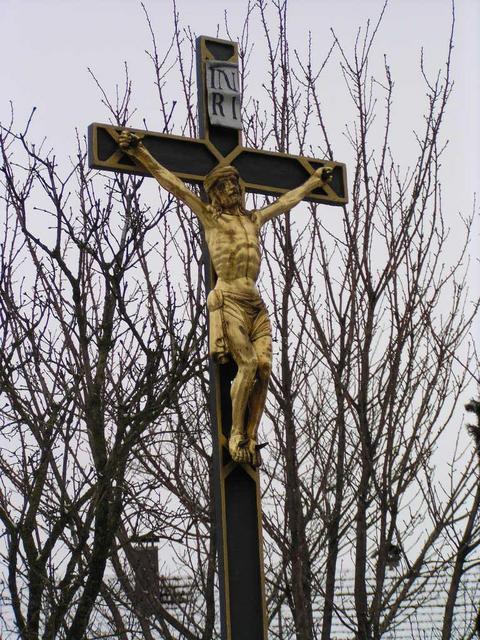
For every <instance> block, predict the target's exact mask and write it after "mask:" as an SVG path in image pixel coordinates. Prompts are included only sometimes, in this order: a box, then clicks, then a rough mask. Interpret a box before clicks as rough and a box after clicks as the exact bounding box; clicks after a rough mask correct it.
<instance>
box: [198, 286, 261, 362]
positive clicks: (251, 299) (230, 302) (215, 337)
mask: <svg viewBox="0 0 480 640" xmlns="http://www.w3.org/2000/svg"><path fill="white" fill-rule="evenodd" d="M207 307H208V310H209V312H210V313H209V319H210V340H209V343H210V355H211V357H212V358H213V359H214V360H216V361H218V362H220V363H224V362H226V361H227V360H228V356H229V355H230V354H231V349H230V346H229V338H228V333H229V332H228V327H229V326H231V325H237V326H239V327H241V331H242V333H246V334H247V336H248V337H249V339H250V342H251V343H252V344H253V343H254V342H256V341H257V340H259V339H260V338H264V337H265V336H271V335H272V329H271V326H270V319H269V317H268V312H267V308H266V306H265V303H264V302H263V300H262V299H261V298H260V295H259V294H258V293H256V292H252V293H248V294H246V293H238V292H233V291H225V290H224V289H213V290H212V291H210V293H209V295H208V298H207Z"/></svg>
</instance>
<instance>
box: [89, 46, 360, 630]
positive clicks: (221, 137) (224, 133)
mask: <svg viewBox="0 0 480 640" xmlns="http://www.w3.org/2000/svg"><path fill="white" fill-rule="evenodd" d="M237 66H238V51H237V45H236V44H235V43H233V42H229V41H226V40H218V39H216V38H209V37H206V36H201V37H199V38H198V40H197V85H198V117H199V130H200V131H199V133H200V136H199V138H184V137H180V136H175V135H171V134H165V133H156V132H152V131H143V130H139V129H125V127H121V126H116V125H111V124H100V123H92V124H91V125H90V126H89V129H88V148H89V165H90V167H92V168H96V169H101V170H105V171H114V172H123V173H132V174H136V175H143V176H149V175H151V173H150V172H149V170H148V169H147V168H146V167H145V166H143V164H142V163H141V162H139V161H137V160H135V159H134V158H132V156H131V154H129V153H127V152H126V151H125V150H124V149H122V148H121V147H120V146H119V138H120V135H121V134H122V131H123V133H126V132H130V133H132V134H135V136H136V137H137V138H138V139H140V140H141V141H142V145H143V147H144V148H145V149H146V150H147V151H148V153H149V156H150V158H151V160H152V162H156V163H157V164H158V165H160V166H161V167H163V168H165V169H167V170H168V171H170V172H172V173H173V174H174V175H175V176H176V177H178V178H180V179H181V180H183V181H186V182H188V183H190V184H196V185H203V183H204V181H205V179H206V177H207V175H208V174H209V172H211V171H212V169H214V168H215V167H219V166H228V165H231V166H233V167H234V168H235V169H236V170H237V171H238V174H239V176H240V178H241V180H242V183H243V186H244V188H245V191H247V192H251V193H263V194H266V195H270V196H281V195H282V194H284V193H287V192H289V191H291V190H292V189H295V188H297V187H299V186H300V185H302V184H303V183H304V182H305V181H306V180H307V178H308V177H309V176H311V175H312V174H313V173H314V172H315V171H316V170H317V169H319V168H321V167H324V166H328V167H329V169H330V171H331V180H329V181H328V183H325V182H324V183H323V185H322V186H319V187H317V188H315V189H314V190H313V191H310V192H309V193H308V194H307V195H306V196H305V197H304V200H307V201H310V202H316V203H322V204H328V205H333V206H341V205H344V204H346V202H347V200H348V195H347V176H346V167H345V165H344V164H343V163H340V162H333V161H331V160H322V159H318V158H309V157H306V156H293V155H290V154H285V153H277V152H274V151H263V150H261V149H252V148H248V147H243V146H242V136H241V122H240V106H241V105H240V98H241V97H240V92H239V89H240V86H239V76H238V70H237V69H236V67H237ZM207 87H208V91H207ZM204 255H205V264H206V287H207V293H208V292H209V291H210V289H211V288H212V286H213V285H214V284H215V280H216V275H215V273H214V270H213V268H212V265H211V261H210V258H209V256H208V251H207V248H206V246H205V248H204ZM210 375H211V385H210V390H211V399H210V405H211V417H212V420H211V428H212V440H213V464H214V474H213V475H214V495H215V505H216V534H217V548H218V557H219V585H220V614H221V616H220V617H221V625H222V640H267V611H266V604H265V580H264V564H263V543H262V512H261V505H260V478H259V472H258V469H254V468H253V467H252V466H250V465H248V464H238V463H236V462H233V461H232V459H231V457H230V453H229V450H228V438H229V435H230V431H231V427H232V407H231V401H230V387H231V383H232V380H233V379H234V377H235V375H236V365H235V364H234V363H233V362H230V363H229V364H222V365H219V364H216V363H214V362H213V361H211V362H210Z"/></svg>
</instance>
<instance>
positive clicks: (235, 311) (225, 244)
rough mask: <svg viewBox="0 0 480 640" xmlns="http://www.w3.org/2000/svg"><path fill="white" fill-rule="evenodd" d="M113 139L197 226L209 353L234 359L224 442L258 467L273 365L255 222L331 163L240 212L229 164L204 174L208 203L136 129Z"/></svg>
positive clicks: (312, 183) (306, 188) (327, 172)
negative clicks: (203, 246) (209, 266)
mask: <svg viewBox="0 0 480 640" xmlns="http://www.w3.org/2000/svg"><path fill="white" fill-rule="evenodd" d="M119 146H120V147H121V149H122V150H123V151H125V152H126V153H127V154H128V155H130V156H131V157H132V158H134V159H135V160H136V161H137V162H139V163H140V164H141V165H142V166H143V167H144V168H145V169H146V170H147V171H148V172H149V173H150V174H151V175H152V176H153V177H154V178H155V179H156V180H157V181H158V182H159V183H160V185H161V186H162V187H163V188H164V189H166V190H167V191H169V192H170V193H171V194H172V195H174V196H175V197H177V198H178V199H179V200H181V201H182V202H183V203H185V204H186V205H187V206H188V207H189V208H190V209H191V210H192V211H193V213H194V214H195V215H196V216H197V218H198V219H199V221H200V224H201V225H202V227H203V230H204V232H205V239H206V242H207V246H208V250H209V252H210V257H211V259H212V263H213V267H214V269H215V272H216V274H217V276H218V279H217V282H216V284H215V288H214V289H212V291H211V292H210V294H209V296H208V298H207V307H208V310H209V313H210V345H209V346H210V355H211V357H212V358H214V359H215V360H216V361H217V362H219V363H224V362H226V361H227V360H228V359H229V358H233V360H234V361H235V364H236V365H237V368H238V371H237V374H236V376H235V379H234V380H233V383H232V386H231V390H230V394H231V399H232V428H231V433H230V437H229V440H228V449H229V452H230V455H231V457H232V460H234V461H235V462H239V463H244V464H247V463H249V464H251V465H252V466H254V467H258V466H259V465H260V461H261V458H260V453H259V450H258V446H257V432H258V426H259V423H260V419H261V417H262V413H263V409H264V407H265V400H266V397H267V389H268V381H269V378H270V372H271V368H272V331H271V327H270V320H269V318H268V313H267V309H266V307H265V304H264V302H263V301H262V299H261V297H260V294H259V292H258V289H257V285H256V282H257V278H258V274H259V272H260V258H261V255H260V229H261V228H262V226H263V225H264V224H265V223H266V222H267V221H268V220H270V219H271V218H274V217H275V216H278V215H280V214H282V213H285V212H287V211H289V210H290V209H292V207H294V206H295V205H296V204H298V203H299V202H300V201H301V200H303V198H305V196H307V195H308V194H309V193H310V192H311V191H312V190H313V189H316V188H317V187H321V186H322V185H324V184H326V183H328V182H330V181H331V179H332V169H331V168H330V167H328V166H325V167H321V168H319V169H317V170H316V171H315V173H314V174H313V175H311V176H310V177H309V178H308V179H307V180H306V181H305V182H304V183H303V184H302V185H301V186H299V187H297V188H295V189H292V190H291V191H289V192H287V193H285V194H283V195H282V196H281V197H280V198H278V200H276V201H275V202H273V203H272V204H270V205H268V206H266V207H264V208H263V209H260V210H258V211H245V209H244V206H243V202H244V198H243V191H242V185H241V181H240V177H239V174H238V172H237V170H236V169H235V168H234V167H232V166H218V167H216V168H215V169H213V171H211V172H210V173H209V174H208V176H207V177H206V178H205V183H204V186H205V191H206V192H207V195H208V197H209V200H210V203H209V204H207V203H205V202H202V200H200V198H199V197H198V196H197V195H195V194H194V193H193V192H192V191H191V190H190V189H189V188H188V187H187V186H186V185H185V183H184V182H182V180H180V179H179V178H177V177H176V176H175V175H174V174H173V173H171V172H170V171H169V170H168V169H166V168H165V167H164V166H162V165H161V164H160V163H159V162H157V161H156V160H155V159H154V158H153V157H152V155H151V154H150V153H149V151H148V150H147V149H146V148H145V146H144V145H143V144H142V142H141V141H140V138H139V137H138V136H136V135H135V134H133V133H131V132H129V131H123V132H122V133H121V134H120V138H119ZM247 407H248V419H247V420H245V417H246V413H247V411H246V410H247Z"/></svg>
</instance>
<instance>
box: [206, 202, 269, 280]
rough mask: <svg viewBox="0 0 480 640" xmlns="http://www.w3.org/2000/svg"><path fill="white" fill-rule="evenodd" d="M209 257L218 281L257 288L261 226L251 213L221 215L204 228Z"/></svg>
mask: <svg viewBox="0 0 480 640" xmlns="http://www.w3.org/2000/svg"><path fill="white" fill-rule="evenodd" d="M205 239H206V241H207V245H208V250H209V252H210V257H211V259H212V262H213V266H214V269H215V271H216V273H217V275H218V278H219V281H223V282H225V283H230V284H235V286H236V287H238V288H240V289H244V290H245V291H247V290H252V288H254V289H256V287H255V282H256V280H257V278H258V274H259V272H260V259H261V254H260V243H259V227H258V225H257V224H256V223H255V221H254V219H253V220H252V216H250V215H248V214H244V215H227V214H223V215H221V216H219V217H218V218H217V219H216V220H215V221H214V222H213V224H211V225H208V228H206V229H205Z"/></svg>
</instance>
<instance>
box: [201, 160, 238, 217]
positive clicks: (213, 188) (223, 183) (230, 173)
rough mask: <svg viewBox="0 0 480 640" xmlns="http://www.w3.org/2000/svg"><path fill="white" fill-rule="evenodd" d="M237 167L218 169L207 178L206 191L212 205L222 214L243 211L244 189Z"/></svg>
mask: <svg viewBox="0 0 480 640" xmlns="http://www.w3.org/2000/svg"><path fill="white" fill-rule="evenodd" d="M239 177H240V176H239V174H238V171H237V170H236V169H235V167H232V166H230V165H229V166H226V167H216V168H215V169H213V171H211V172H210V173H209V174H208V176H207V177H206V178H205V190H206V192H207V194H208V197H209V198H210V201H211V203H212V205H213V206H214V207H215V208H216V209H217V210H219V211H222V212H226V213H228V212H232V213H233V212H236V211H238V212H240V211H242V210H243V204H242V188H241V186H240V180H239Z"/></svg>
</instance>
